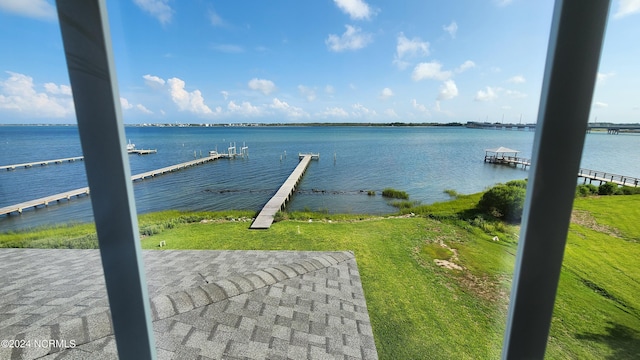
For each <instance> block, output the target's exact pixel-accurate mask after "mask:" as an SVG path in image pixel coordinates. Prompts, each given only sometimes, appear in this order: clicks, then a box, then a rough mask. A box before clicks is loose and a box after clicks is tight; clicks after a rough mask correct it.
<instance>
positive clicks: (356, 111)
mask: <svg viewBox="0 0 640 360" xmlns="http://www.w3.org/2000/svg"><path fill="white" fill-rule="evenodd" d="M351 107H352V108H353V112H352V114H353V116H355V117H364V116H376V115H378V114H377V113H376V111H375V110H369V109H368V108H366V107H365V106H364V105H362V104H360V103H356V104H353V105H351Z"/></svg>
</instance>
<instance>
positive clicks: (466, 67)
mask: <svg viewBox="0 0 640 360" xmlns="http://www.w3.org/2000/svg"><path fill="white" fill-rule="evenodd" d="M474 67H476V63H474V62H473V61H471V60H467V61H465V62H463V63H462V65H460V66H458V68H457V69H456V72H457V73H463V72H465V71H467V70H469V69H472V68H474Z"/></svg>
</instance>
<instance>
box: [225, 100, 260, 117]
mask: <svg viewBox="0 0 640 360" xmlns="http://www.w3.org/2000/svg"><path fill="white" fill-rule="evenodd" d="M227 109H228V110H229V111H230V112H232V113H234V114H238V115H242V116H258V115H261V114H262V111H261V110H260V108H258V107H257V106H253V105H251V103H250V102H248V101H243V102H242V103H241V104H240V105H237V104H236V103H235V102H233V101H229V104H228V105H227Z"/></svg>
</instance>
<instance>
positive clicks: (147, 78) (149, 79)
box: [142, 74, 165, 89]
mask: <svg viewBox="0 0 640 360" xmlns="http://www.w3.org/2000/svg"><path fill="white" fill-rule="evenodd" d="M142 78H143V79H144V83H145V84H147V86H149V87H150V88H152V89H162V88H163V87H164V84H165V81H164V79H162V78H159V77H157V76H154V75H149V74H147V75H143V76H142Z"/></svg>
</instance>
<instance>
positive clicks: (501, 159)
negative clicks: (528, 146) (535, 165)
mask: <svg viewBox="0 0 640 360" xmlns="http://www.w3.org/2000/svg"><path fill="white" fill-rule="evenodd" d="M484 162H488V163H490V164H501V165H510V166H514V167H517V166H518V165H520V166H522V168H523V169H525V170H526V169H527V167H529V166H531V159H527V158H521V157H518V156H499V155H485V156H484Z"/></svg>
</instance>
